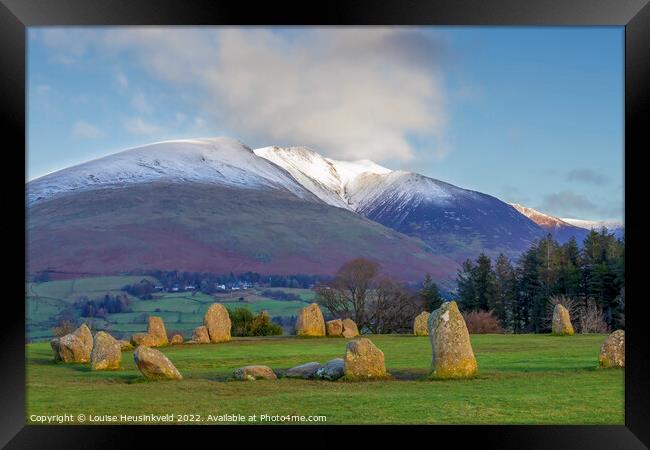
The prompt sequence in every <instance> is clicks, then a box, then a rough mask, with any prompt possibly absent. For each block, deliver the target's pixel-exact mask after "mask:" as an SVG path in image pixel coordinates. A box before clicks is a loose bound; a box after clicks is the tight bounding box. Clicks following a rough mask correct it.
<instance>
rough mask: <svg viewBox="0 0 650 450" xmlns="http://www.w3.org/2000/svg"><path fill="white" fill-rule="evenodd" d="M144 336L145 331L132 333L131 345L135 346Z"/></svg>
mask: <svg viewBox="0 0 650 450" xmlns="http://www.w3.org/2000/svg"><path fill="white" fill-rule="evenodd" d="M146 336H147V333H133V335H132V336H131V345H132V346H134V347H137V346H138V345H140V343H141V342H142V340H143V339H144V338H145V337H146Z"/></svg>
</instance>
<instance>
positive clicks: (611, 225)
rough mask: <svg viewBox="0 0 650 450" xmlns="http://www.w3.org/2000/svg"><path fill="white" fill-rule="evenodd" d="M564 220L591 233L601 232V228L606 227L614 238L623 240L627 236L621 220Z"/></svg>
mask: <svg viewBox="0 0 650 450" xmlns="http://www.w3.org/2000/svg"><path fill="white" fill-rule="evenodd" d="M562 220H563V221H565V222H567V223H570V224H571V225H573V226H575V227H578V228H583V229H585V230H589V231H591V230H596V231H600V229H601V228H603V227H605V228H607V230H608V231H609V232H610V233H614V236H616V237H617V238H622V237H623V236H624V235H625V225H624V224H623V222H621V221H619V220H582V219H570V218H562Z"/></svg>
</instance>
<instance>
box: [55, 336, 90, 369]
mask: <svg viewBox="0 0 650 450" xmlns="http://www.w3.org/2000/svg"><path fill="white" fill-rule="evenodd" d="M50 344H51V345H52V349H55V348H56V351H57V352H58V353H59V357H58V359H57V360H58V361H63V362H65V363H87V362H88V361H90V355H89V354H88V353H86V348H85V347H84V344H83V342H82V341H81V339H79V338H78V337H77V336H75V335H74V334H72V333H70V334H66V335H65V336H62V337H60V338H59V339H58V340H56V341H55V343H54V344H52V343H50ZM55 359H56V358H55Z"/></svg>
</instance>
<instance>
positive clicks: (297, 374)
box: [284, 362, 323, 380]
mask: <svg viewBox="0 0 650 450" xmlns="http://www.w3.org/2000/svg"><path fill="white" fill-rule="evenodd" d="M321 367H323V366H322V365H321V364H320V363H318V362H308V363H305V364H301V365H299V366H296V367H292V368H291V369H289V370H287V371H286V372H285V373H284V376H285V377H286V378H304V379H305V380H309V379H311V378H314V376H315V375H316V371H318V369H320V368H321Z"/></svg>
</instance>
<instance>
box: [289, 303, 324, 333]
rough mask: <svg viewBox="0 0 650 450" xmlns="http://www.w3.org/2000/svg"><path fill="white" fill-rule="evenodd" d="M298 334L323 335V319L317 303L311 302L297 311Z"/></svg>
mask: <svg viewBox="0 0 650 450" xmlns="http://www.w3.org/2000/svg"><path fill="white" fill-rule="evenodd" d="M296 334H297V335H298V336H325V319H323V313H322V312H321V310H320V308H319V307H318V304H316V303H312V304H311V305H309V306H305V307H304V308H302V309H301V310H300V311H299V312H298V319H297V320H296Z"/></svg>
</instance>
